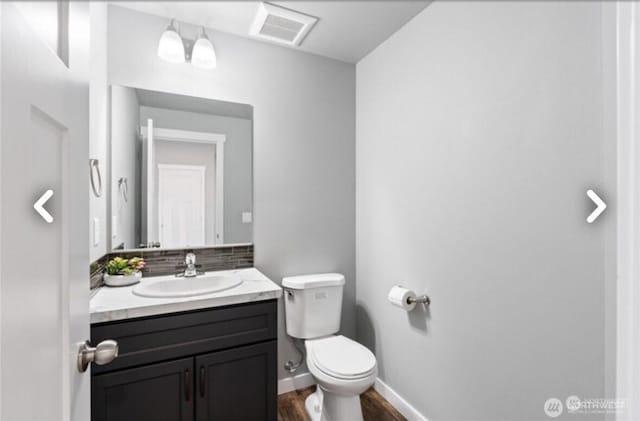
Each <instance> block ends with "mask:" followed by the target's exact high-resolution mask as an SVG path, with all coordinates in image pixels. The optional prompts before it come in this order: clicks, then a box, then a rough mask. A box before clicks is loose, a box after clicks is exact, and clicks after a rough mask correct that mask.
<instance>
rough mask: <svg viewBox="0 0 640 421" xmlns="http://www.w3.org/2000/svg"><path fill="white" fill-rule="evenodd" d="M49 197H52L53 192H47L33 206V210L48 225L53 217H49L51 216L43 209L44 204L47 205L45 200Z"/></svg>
mask: <svg viewBox="0 0 640 421" xmlns="http://www.w3.org/2000/svg"><path fill="white" fill-rule="evenodd" d="M51 196H53V190H47V191H46V192H44V194H43V195H42V196H40V199H38V200H37V201H36V203H34V204H33V208H34V209H35V210H36V212H38V214H39V215H40V216H41V217H42V219H44V220H45V221H47V223H49V224H50V223H52V222H53V216H51V214H50V213H49V212H47V210H46V209H45V208H44V204H45V203H47V200H49V199H51Z"/></svg>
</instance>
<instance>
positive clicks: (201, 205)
mask: <svg viewBox="0 0 640 421" xmlns="http://www.w3.org/2000/svg"><path fill="white" fill-rule="evenodd" d="M205 169H206V168H205V167H204V166H199V165H164V164H160V165H158V205H159V206H158V220H159V231H160V244H162V246H163V247H184V246H203V245H204V244H205V221H204V215H205V206H206V205H205Z"/></svg>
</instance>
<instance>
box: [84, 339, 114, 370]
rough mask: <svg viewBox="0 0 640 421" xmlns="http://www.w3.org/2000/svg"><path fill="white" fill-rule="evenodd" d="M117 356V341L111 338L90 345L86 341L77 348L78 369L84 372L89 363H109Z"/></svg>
mask: <svg viewBox="0 0 640 421" xmlns="http://www.w3.org/2000/svg"><path fill="white" fill-rule="evenodd" d="M117 356H118V342H116V341H114V340H113V339H107V340H104V341H102V342H100V343H99V344H98V345H96V347H95V348H93V347H91V345H90V343H89V341H86V342H85V343H83V344H82V345H81V346H80V349H79V350H78V371H79V372H81V373H84V372H85V371H87V367H89V363H94V364H98V365H105V364H109V363H110V362H111V361H113V360H115V359H116V357H117Z"/></svg>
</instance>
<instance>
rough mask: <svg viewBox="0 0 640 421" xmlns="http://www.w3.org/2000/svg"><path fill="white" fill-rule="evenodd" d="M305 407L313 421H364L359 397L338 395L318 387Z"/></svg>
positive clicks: (309, 397)
mask: <svg viewBox="0 0 640 421" xmlns="http://www.w3.org/2000/svg"><path fill="white" fill-rule="evenodd" d="M304 406H305V409H306V410H307V414H308V415H309V417H310V418H311V421H363V418H362V407H361V406H360V396H359V395H355V396H341V395H336V394H333V393H330V392H327V391H325V390H322V389H321V388H320V386H316V391H315V392H313V393H312V394H310V395H309V396H308V397H307V399H306V400H305V401H304Z"/></svg>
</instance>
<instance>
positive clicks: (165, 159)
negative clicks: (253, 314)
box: [110, 86, 253, 249]
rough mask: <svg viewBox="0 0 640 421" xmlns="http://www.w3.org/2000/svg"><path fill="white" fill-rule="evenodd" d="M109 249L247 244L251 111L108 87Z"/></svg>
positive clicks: (232, 105)
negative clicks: (109, 98)
mask: <svg viewBox="0 0 640 421" xmlns="http://www.w3.org/2000/svg"><path fill="white" fill-rule="evenodd" d="M111 106H112V110H111V173H110V189H111V206H110V208H111V225H110V232H111V235H110V237H111V238H110V239H111V248H112V249H132V248H147V247H162V248H184V247H200V246H209V245H216V244H238V243H250V242H251V241H252V220H253V209H252V156H251V155H252V133H253V128H252V124H253V123H252V118H253V108H252V107H251V106H250V105H246V104H236V103H231V102H223V101H217V100H211V99H205V98H197V97H189V96H184V95H176V94H169V93H164V92H155V91H148V90H143V89H136V88H130V87H124V86H112V87H111Z"/></svg>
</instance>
